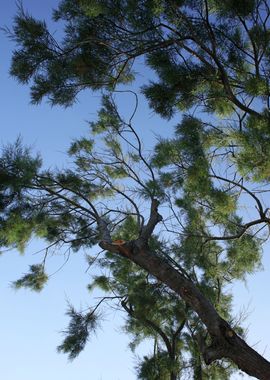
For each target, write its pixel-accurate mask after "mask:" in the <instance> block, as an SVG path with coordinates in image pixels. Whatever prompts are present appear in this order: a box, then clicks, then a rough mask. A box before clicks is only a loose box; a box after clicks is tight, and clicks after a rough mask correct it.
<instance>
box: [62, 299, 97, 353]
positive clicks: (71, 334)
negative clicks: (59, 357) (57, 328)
mask: <svg viewBox="0 0 270 380" xmlns="http://www.w3.org/2000/svg"><path fill="white" fill-rule="evenodd" d="M67 315H68V316H69V318H70V322H69V325H68V328H67V330H65V331H64V334H65V335H66V337H65V339H64V341H63V343H62V344H61V345H60V346H58V351H59V352H63V353H65V354H68V356H69V359H70V360H72V359H75V358H76V357H77V356H78V355H79V353H80V352H81V351H82V350H83V349H84V347H85V345H86V343H87V341H88V339H89V335H90V333H93V332H95V330H96V329H97V324H98V316H97V315H96V314H94V313H93V312H92V311H89V312H88V313H86V314H83V313H80V312H77V311H76V310H75V309H74V308H73V307H72V306H70V307H69V309H68V311H67Z"/></svg>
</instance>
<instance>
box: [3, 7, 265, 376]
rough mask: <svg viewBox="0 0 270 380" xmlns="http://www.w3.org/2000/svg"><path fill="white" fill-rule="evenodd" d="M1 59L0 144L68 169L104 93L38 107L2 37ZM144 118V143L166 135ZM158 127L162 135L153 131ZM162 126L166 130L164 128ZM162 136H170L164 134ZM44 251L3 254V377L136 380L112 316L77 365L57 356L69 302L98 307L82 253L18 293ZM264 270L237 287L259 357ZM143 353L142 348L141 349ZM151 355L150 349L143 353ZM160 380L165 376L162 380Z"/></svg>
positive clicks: (6, 15) (43, 11)
mask: <svg viewBox="0 0 270 380" xmlns="http://www.w3.org/2000/svg"><path fill="white" fill-rule="evenodd" d="M23 3H24V5H25V8H26V9H27V10H29V12H30V13H32V14H33V15H34V16H37V17H41V18H45V19H46V20H49V16H50V11H51V9H52V8H53V7H56V5H57V3H58V1H57V0H47V1H38V0H25V1H23ZM15 4H16V1H15V0H9V1H8V0H1V1H0V27H3V26H5V25H6V26H11V22H12V17H13V16H14V14H15V12H16V5H15ZM0 43H1V52H2V59H1V62H0V78H1V87H0V92H1V105H2V107H1V112H0V131H1V135H0V143H1V145H2V144H5V143H7V142H12V141H14V140H15V139H16V137H17V136H18V135H21V136H22V137H23V141H24V142H25V143H27V144H30V145H32V146H33V149H34V150H36V151H40V152H41V154H42V156H43V157H44V161H45V163H46V164H47V165H49V166H52V167H54V166H56V165H58V166H60V167H61V166H63V165H65V164H66V161H67V158H66V156H65V152H66V150H67V148H68V146H69V144H70V141H71V140H72V138H74V137H78V136H79V135H83V134H85V133H86V130H87V124H86V123H85V120H90V119H91V118H94V117H95V111H96V109H97V106H98V104H99V100H100V98H99V96H96V95H95V96H93V95H91V93H84V94H83V95H82V96H81V97H80V102H78V103H77V104H76V105H75V106H74V107H72V108H69V109H61V108H59V107H56V108H51V107H50V106H49V105H48V104H46V103H42V104H41V105H40V106H32V105H30V104H29V90H28V88H27V86H25V87H23V86H21V85H18V83H17V82H16V81H15V80H14V79H13V78H11V77H10V76H9V74H8V69H9V63H10V57H11V53H12V49H14V45H13V43H12V42H11V41H9V40H8V39H7V36H6V35H4V33H3V32H0ZM141 109H142V111H141V112H142V115H143V117H144V121H146V123H145V122H144V124H147V126H145V125H142V124H143V123H142V120H143V118H142V116H141V117H139V119H138V120H139V121H140V122H141V128H144V129H143V133H144V139H146V140H147V138H148V137H149V136H150V134H151V131H153V130H155V131H156V132H157V133H162V134H164V133H165V134H166V129H165V128H171V125H170V126H169V127H167V126H166V123H165V122H164V121H160V120H159V119H158V118H157V117H154V116H153V114H152V113H151V111H149V110H148V109H147V108H146V106H145V105H141ZM156 124H158V130H157V129H155V128H156ZM162 128H163V129H162ZM164 131H165V132H164ZM41 247H42V243H41V242H40V241H33V242H31V244H30V246H29V248H28V249H27V252H26V254H25V256H20V255H19V254H18V253H17V252H14V251H11V252H6V253H5V254H3V255H1V256H0V278H1V281H0V299H1V305H2V307H1V314H0V341H1V346H0V357H1V362H0V378H3V379H5V380H29V379H30V380H32V379H36V378H38V379H39V380H45V379H46V380H47V379H48V378H50V379H55V378H56V377H57V378H64V379H65V380H71V379H80V380H135V379H136V376H135V372H134V366H135V365H136V358H135V357H134V355H132V354H131V353H130V351H129V349H128V342H129V339H128V337H127V336H125V335H124V334H123V333H121V317H119V315H118V313H117V312H116V311H115V312H114V311H112V312H110V313H107V314H106V315H105V317H104V323H103V324H102V328H101V329H100V330H99V332H98V334H97V336H96V337H94V338H93V339H92V340H91V341H90V342H89V343H88V345H87V347H86V349H85V351H84V352H83V353H82V354H81V355H80V356H79V358H78V359H76V360H75V361H73V362H68V361H67V357H66V356H65V355H62V354H58V353H57V352H56V347H57V345H58V344H60V343H61V334H60V333H59V332H60V331H61V330H63V329H64V328H65V327H66V325H67V322H68V319H67V318H66V317H65V315H64V313H65V310H66V305H67V303H66V301H67V300H68V301H70V302H71V303H73V304H74V305H75V306H77V307H80V306H82V307H85V305H88V304H91V303H95V302H96V301H97V300H94V299H93V298H91V296H89V293H88V292H87V290H86V285H87V283H88V282H89V274H88V273H86V272H85V269H86V267H87V265H86V263H85V261H84V258H83V254H82V253H77V254H74V255H72V256H71V258H70V260H69V261H68V263H67V265H66V266H65V267H64V268H63V270H61V271H59V272H58V273H56V274H55V275H54V276H52V278H51V279H50V281H49V284H48V285H47V286H46V287H45V289H44V291H42V292H41V293H40V294H36V293H32V292H30V291H27V290H20V291H17V292H15V291H14V290H12V289H11V287H10V282H11V281H13V280H16V279H17V278H19V277H20V276H21V275H22V273H25V272H26V271H27V269H28V265H29V264H32V263H33V262H37V261H38V259H39V258H40V256H39V254H34V253H35V252H37V251H38V250H39V249H40V248H41ZM63 262H64V258H63V257H62V256H60V255H56V256H55V257H54V258H52V259H50V260H49V273H53V272H54V271H55V269H57V268H59V267H61V265H62V264H63ZM263 264H264V267H265V271H262V272H258V273H255V274H253V275H251V276H248V277H247V282H246V284H242V283H241V284H240V283H237V284H235V285H234V286H233V287H232V288H233V292H234V295H235V298H234V305H235V310H236V311H237V312H239V311H241V310H244V309H247V310H248V316H247V319H246V321H245V323H244V324H245V326H247V327H248V339H247V341H248V343H249V344H250V345H252V346H253V347H254V348H255V349H256V350H257V351H258V352H259V353H261V354H263V355H264V356H265V357H266V358H267V359H268V360H269V359H270V345H269V342H270V329H269V327H268V325H269V320H270V300H269V296H268V289H269V282H270V249H269V245H268V246H267V247H266V248H265V251H264V260H263ZM143 351H144V348H142V352H143ZM146 351H147V348H146ZM238 379H251V377H248V376H246V375H244V377H240V376H239V375H234V376H233V377H232V380H238ZM161 380H162V379H161Z"/></svg>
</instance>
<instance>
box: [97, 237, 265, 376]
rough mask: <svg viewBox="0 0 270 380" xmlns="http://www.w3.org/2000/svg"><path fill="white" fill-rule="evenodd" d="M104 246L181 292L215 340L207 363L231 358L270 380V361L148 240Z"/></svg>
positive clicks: (247, 370)
mask: <svg viewBox="0 0 270 380" xmlns="http://www.w3.org/2000/svg"><path fill="white" fill-rule="evenodd" d="M100 246H101V247H102V248H103V249H106V250H109V251H110V252H115V253H118V254H120V255H122V256H124V257H126V258H127V259H129V260H131V261H132V262H134V263H136V264H137V265H139V266H140V267H141V268H143V269H145V270H146V271H147V272H148V273H150V274H151V275H153V276H155V277H156V278H157V279H158V280H160V281H161V282H163V283H164V284H166V285H167V286H168V287H169V288H170V289H171V290H173V291H174V292H175V293H177V294H178V295H179V296H180V297H181V298H182V299H183V300H184V301H185V302H186V303H187V304H188V305H189V306H190V307H191V308H192V309H193V310H194V311H195V312H196V313H197V314H198V316H199V317H200V319H201V321H202V322H203V323H204V324H205V326H206V328H207V330H208V333H209V335H210V336H211V339H212V343H211V345H210V346H208V347H207V346H206V345H203V346H202V348H201V350H202V354H203V357H204V360H205V363H206V364H210V363H212V362H213V361H215V360H217V359H222V358H227V359H230V360H231V361H232V362H234V363H235V364H236V365H237V366H238V368H239V369H241V370H242V371H244V372H245V373H247V374H248V375H250V376H254V377H256V378H257V379H261V380H269V379H270V362H268V361H267V360H266V359H264V358H263V357H262V356H261V355H259V354H258V353H257V352H256V351H255V350H253V348H251V347H249V346H248V345H247V344H246V343H245V341H244V340H243V339H242V338H241V337H240V336H238V335H237V334H236V332H235V331H234V330H233V329H232V328H231V326H230V325H229V324H228V323H227V322H226V321H225V320H224V319H223V318H221V317H220V316H219V314H218V313H217V311H216V310H215V308H214V306H213V305H212V304H211V302H210V301H209V300H208V299H207V298H206V297H205V296H204V295H203V293H201V292H200V290H199V289H198V288H197V287H196V285H195V284H193V282H192V281H191V280H190V279H188V278H186V277H185V276H184V275H183V274H182V273H180V272H178V271H177V270H176V269H174V268H173V267H172V266H171V265H170V264H169V263H168V262H167V261H166V259H165V258H162V257H160V256H159V255H157V254H155V253H154V252H152V251H151V250H150V249H149V248H148V245H147V242H145V240H143V241H142V240H141V239H140V238H139V239H137V240H135V241H130V242H127V243H125V244H122V245H119V246H117V245H113V244H111V243H109V242H105V241H102V242H101V243H100Z"/></svg>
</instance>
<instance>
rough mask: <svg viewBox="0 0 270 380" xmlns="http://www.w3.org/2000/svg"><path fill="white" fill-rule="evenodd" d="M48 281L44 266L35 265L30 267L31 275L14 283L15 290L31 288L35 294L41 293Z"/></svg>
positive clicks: (28, 274) (26, 275)
mask: <svg viewBox="0 0 270 380" xmlns="http://www.w3.org/2000/svg"><path fill="white" fill-rule="evenodd" d="M47 280H48V276H47V274H46V273H45V272H44V265H43V264H35V265H31V266H30V271H29V273H27V274H25V275H24V276H23V277H22V278H20V279H19V280H17V281H14V282H13V286H14V288H15V289H20V288H29V289H31V290H34V291H35V292H40V291H41V290H42V289H43V287H44V285H45V284H46V282H47Z"/></svg>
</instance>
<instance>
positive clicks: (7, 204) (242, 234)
mask: <svg viewBox="0 0 270 380" xmlns="http://www.w3.org/2000/svg"><path fill="white" fill-rule="evenodd" d="M268 17H269V9H268V6H267V4H266V2H264V1H254V0H248V1H244V0H239V1H237V2H236V1H233V0H225V1H222V2H220V1H217V0H208V1H202V0H198V1H193V0H180V1H157V0H143V1H140V2H134V1H132V0H127V1H120V0H117V1H112V0H100V1H98V0H80V1H75V2H74V1H72V0H62V1H60V2H59V5H58V8H57V9H56V10H55V11H54V13H53V18H54V20H55V21H56V22H59V23H60V25H63V24H64V32H63V33H62V34H61V36H62V39H61V40H60V39H59V40H57V41H56V39H55V38H54V36H53V35H52V34H51V33H50V32H49V30H48V27H47V25H46V23H45V22H41V21H38V20H35V19H34V18H33V17H31V16H30V15H28V14H27V13H26V12H24V11H23V10H22V9H20V10H19V12H18V15H17V16H16V18H15V21H14V27H13V32H12V33H11V34H12V37H13V39H14V40H15V42H16V44H17V48H16V50H15V51H14V54H13V58H12V63H11V70H10V72H11V74H12V75H13V76H15V77H16V78H17V79H18V81H19V82H21V83H30V87H31V99H32V102H33V103H39V102H40V101H42V99H48V100H49V102H50V103H51V104H52V105H56V104H59V105H62V106H64V107H66V106H71V105H72V104H73V103H74V102H75V101H76V97H77V94H78V93H79V92H80V91H81V90H84V89H90V90H92V91H100V93H102V102H101V108H100V110H99V112H98V115H97V116H98V117H97V119H96V120H95V121H92V122H90V123H89V126H90V128H89V129H90V136H86V137H82V138H79V139H77V140H74V141H73V143H72V144H71V147H70V149H69V155H70V156H71V157H72V158H74V168H72V169H70V168H69V169H67V170H61V171H52V170H48V171H44V170H42V169H41V160H40V158H39V157H35V158H33V157H32V156H31V152H30V150H29V149H25V148H23V147H22V144H21V142H20V141H19V140H18V141H17V142H16V143H15V145H13V146H8V147H6V148H5V149H3V153H2V157H1V158H0V211H1V214H0V227H1V229H0V230H1V232H0V243H1V245H2V246H4V247H17V248H19V249H20V250H21V251H22V250H24V249H25V246H26V244H27V242H28V241H29V239H30V238H31V236H38V237H42V238H43V239H44V240H45V241H46V242H48V243H49V244H50V246H51V245H52V246H55V247H60V246H66V247H67V248H68V249H71V250H72V251H77V250H79V249H81V248H87V249H89V248H91V247H92V246H93V245H95V244H97V243H98V242H99V241H100V240H101V239H103V238H104V228H105V227H104V225H106V226H107V230H108V231H107V232H108V234H110V235H111V236H110V237H111V238H112V241H117V240H120V241H121V240H123V241H127V242H130V244H133V243H134V240H136V239H138V237H139V236H140V234H141V232H142V231H145V229H144V227H145V226H146V224H147V221H148V220H149V219H148V218H149V211H150V208H151V204H150V202H151V200H153V198H154V199H156V200H158V201H159V203H160V204H159V207H158V211H159V212H160V213H162V216H163V221H162V224H161V223H160V224H159V225H158V226H157V227H156V230H155V234H152V236H151V237H150V238H149V239H148V247H147V248H148V249H150V250H151V251H152V252H153V253H155V254H156V255H158V257H159V258H162V259H163V260H164V262H166V263H169V264H170V265H172V266H173V268H174V269H175V270H178V271H179V272H180V273H181V274H182V275H184V276H186V277H187V278H189V279H191V280H192V281H193V282H194V284H196V286H197V287H198V289H200V290H201V292H202V293H203V294H204V295H205V296H206V298H207V299H208V300H209V301H210V302H212V303H213V305H214V306H215V308H216V310H217V311H218V312H219V313H220V315H221V316H222V317H223V318H225V319H226V320H228V321H231V320H232V319H233V318H232V312H231V309H232V305H231V304H232V296H231V294H230V293H227V292H225V289H227V285H228V283H230V282H231V281H233V280H234V279H245V277H246V275H247V274H248V273H252V272H254V271H255V270H257V269H258V268H260V260H261V248H260V246H261V240H260V237H261V235H260V227H261V224H262V223H263V222H265V223H266V224H267V223H268V220H267V211H266V212H265V213H264V211H263V209H264V207H263V206H262V204H261V203H260V202H261V199H260V198H259V197H257V193H256V192H253V189H252V186H253V185H254V186H258V184H260V185H261V184H262V183H264V184H266V183H268V182H269V177H270V164H269V163H270V153H269V152H270V134H269V75H270V71H269V62H270V32H269V30H268V28H267V18H268ZM137 58H139V59H140V61H139V62H142V59H144V62H145V65H146V66H147V68H149V69H150V70H151V72H152V73H154V75H151V74H150V75H148V72H147V75H144V77H147V80H146V81H144V82H143V79H142V77H141V76H140V77H139V75H140V74H141V73H140V72H139V70H140V65H137V66H136V63H135V65H134V61H135V60H136V59H137ZM133 65H134V67H135V69H136V72H135V70H134V71H133ZM136 76H138V77H139V78H140V83H141V92H142V94H143V95H144V97H145V99H146V101H147V102H148V104H149V105H150V107H151V108H152V109H153V110H154V112H155V113H156V114H159V115H160V116H161V117H164V118H166V119H170V118H172V117H173V116H175V115H176V114H179V111H180V112H182V111H184V112H185V114H184V115H181V116H182V118H181V119H180V121H178V124H177V125H176V128H175V133H174V135H173V136H172V137H170V138H163V139H162V138H161V139H159V141H158V142H157V144H156V146H155V147H154V149H153V152H151V153H150V154H149V152H148V151H147V153H146V154H145V152H144V151H143V145H144V144H143V143H144V141H143V139H142V141H141V140H140V137H139V134H138V133H137V131H136V130H135V129H134V127H133V125H132V123H133V122H134V120H135V118H134V116H135V113H136V112H135V111H136V110H135V111H134V114H133V115H129V116H127V115H124V117H122V116H121V115H120V113H119V110H118V107H117V97H116V96H114V94H115V91H116V93H117V94H118V95H119V93H118V92H117V91H118V89H119V86H120V85H121V91H120V93H121V92H123V91H124V90H125V88H126V86H127V84H129V83H131V82H132V81H133V80H134V79H135V78H136ZM130 92H132V91H130ZM130 92H129V93H130ZM118 95H117V96H118ZM137 100H138V99H137V97H136V101H137ZM137 105H138V104H137V103H136V107H137ZM126 117H127V119H125V118H126ZM128 117H129V119H128ZM125 120H127V121H125ZM146 144H147V142H146ZM249 188H250V189H251V190H250V191H249V190H248V189H249ZM245 197H250V199H251V201H252V204H251V207H253V206H254V205H255V206H256V208H254V210H255V212H257V211H259V213H258V214H259V215H258V218H260V219H259V220H257V221H256V218H255V219H254V221H253V222H252V221H251V223H250V224H249V220H248V221H247V222H246V219H248V215H244V216H243V215H242V214H243V212H242V201H243V199H244V202H246V199H245ZM240 215H242V217H240ZM251 225H254V227H253V228H254V230H252V229H251V228H250V227H251ZM249 226H250V227H249ZM257 235H258V236H257ZM116 245H117V244H116ZM112 251H114V250H112ZM93 264H96V265H97V266H98V267H99V268H100V269H101V270H102V274H95V275H94V276H93V279H92V282H91V283H90V285H89V290H91V289H92V288H94V287H98V288H99V289H101V290H102V291H103V292H105V293H106V294H109V295H113V296H112V297H115V295H117V297H118V298H117V299H118V300H120V301H118V302H119V303H118V304H117V306H118V307H119V306H120V305H121V306H122V308H123V310H124V311H125V312H126V321H125V324H124V331H125V332H127V333H129V334H130V335H131V338H132V341H131V347H132V348H134V349H135V348H136V347H137V345H138V344H139V343H140V342H142V341H143V340H144V339H150V340H151V341H152V342H153V345H154V354H153V355H152V356H151V355H149V356H148V357H145V358H143V359H142V360H141V362H140V363H139V365H138V378H139V379H144V380H150V379H151V380H154V379H164V380H165V379H170V378H172V375H177V376H180V377H181V376H182V375H183V376H184V375H186V374H187V373H186V372H185V370H184V368H189V373H188V375H190V374H191V376H193V377H194V378H196V377H197V378H200V379H224V380H225V379H226V380H227V379H229V377H230V375H231V373H232V372H233V370H234V369H233V367H231V366H228V365H227V364H225V363H223V362H222V361H218V362H216V363H214V364H213V365H211V366H209V367H206V366H205V365H204V364H203V363H202V360H201V355H200V350H199V347H198V344H197V341H196V340H195V339H194V336H196V334H202V335H205V327H204V325H203V324H202V322H201V321H200V320H199V319H198V317H197V316H196V315H195V313H194V312H193V311H192V310H191V309H190V306H188V305H186V304H185V303H184V302H183V301H182V300H180V299H179V298H178V297H176V296H175V295H174V294H173V293H172V292H171V291H170V290H168V288H167V287H165V285H163V284H162V283H160V282H159V281H157V280H156V279H155V278H154V277H153V276H151V274H149V273H146V272H145V271H143V270H142V269H141V268H139V267H138V266H136V265H135V264H134V263H133V262H131V261H129V260H127V259H126V258H125V257H124V255H122V256H121V255H117V254H115V253H113V252H105V253H102V254H99V255H98V257H97V258H91V259H89V265H93ZM46 279H47V277H46V275H45V272H44V267H43V266H40V265H36V266H31V267H30V273H29V274H26V275H25V276H24V277H22V279H20V280H18V281H16V282H15V286H16V287H21V286H26V287H29V288H31V289H34V290H40V289H41V287H42V285H43V283H44V282H45V281H46ZM68 315H69V316H70V325H69V326H68V329H67V330H66V332H65V334H66V338H65V339H64V342H63V344H62V345H60V346H59V350H60V351H62V352H64V353H68V354H69V357H70V358H71V359H73V358H75V357H76V356H77V355H78V354H79V353H80V352H81V350H82V349H83V348H84V347H85V344H86V342H87V340H88V338H89V334H90V333H91V332H93V331H95V329H96V326H97V317H96V315H95V314H94V313H93V311H90V312H88V313H79V312H76V311H75V310H74V309H73V308H70V309H69V311H68ZM236 329H238V330H239V331H240V332H241V328H240V327H239V326H236ZM175 334H176V335H175ZM209 343H210V341H209ZM172 347H175V351H174V355H172V351H173V350H172ZM181 368H182V372H180V369H181Z"/></svg>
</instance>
